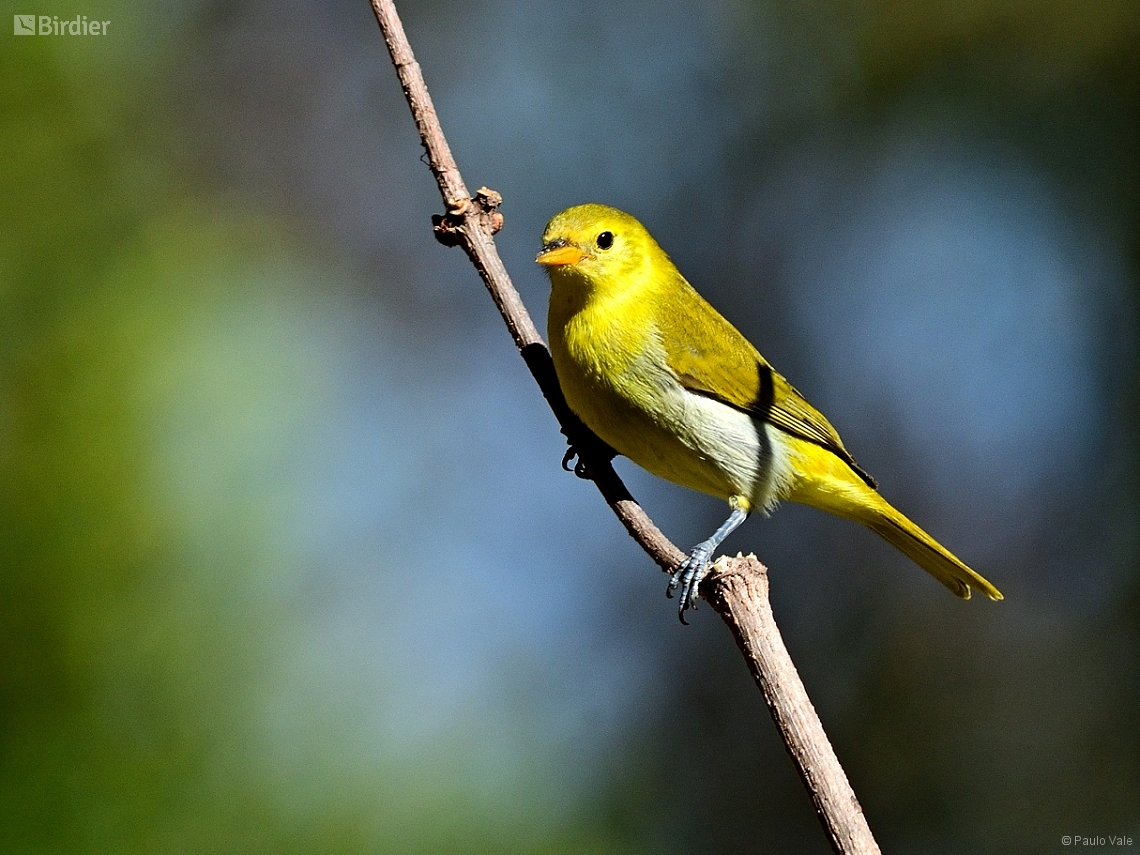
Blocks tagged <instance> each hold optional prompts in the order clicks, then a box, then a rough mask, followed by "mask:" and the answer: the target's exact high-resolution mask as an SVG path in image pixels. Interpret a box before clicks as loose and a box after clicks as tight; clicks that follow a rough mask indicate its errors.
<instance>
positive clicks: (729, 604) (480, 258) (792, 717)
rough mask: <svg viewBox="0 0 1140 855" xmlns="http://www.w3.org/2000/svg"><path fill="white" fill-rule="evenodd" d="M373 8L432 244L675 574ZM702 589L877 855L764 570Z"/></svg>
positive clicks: (811, 772) (836, 844)
mask: <svg viewBox="0 0 1140 855" xmlns="http://www.w3.org/2000/svg"><path fill="white" fill-rule="evenodd" d="M370 2H371V4H372V10H373V12H374V13H375V14H376V20H377V22H378V23H379V24H380V29H381V31H382V32H383V34H384V41H385V42H386V44H387V45H388V52H389V53H390V54H391V56H392V64H393V65H394V66H395V68H396V74H397V75H398V76H399V78H400V84H401V86H402V87H403V89H404V96H405V97H406V98H407V101H408V106H409V107H410V108H411V111H412V118H413V119H414V120H415V122H416V127H417V129H418V130H419V132H420V139H421V141H422V142H423V146H424V148H425V149H426V151H427V154H428V164H429V166H430V168H431V171H432V174H433V175H434V176H435V179H436V183H437V184H438V185H439V191H440V194H441V195H442V196H443V203H444V207H445V209H446V213H445V214H443V215H436V216H435V217H433V218H432V223H433V226H434V229H435V235H436V237H437V239H439V240H440V242H441V243H444V244H445V245H447V246H460V247H462V248H463V250H464V252H466V253H467V256H468V258H470V259H471V262H472V264H474V265H475V269H476V270H478V271H479V275H480V277H482V279H483V284H484V285H486V286H487V290H488V291H489V292H490V294H491V299H492V300H494V302H495V305H496V306H497V307H498V308H499V312H500V314H501V315H502V316H503V321H504V322H505V323H506V325H507V329H508V330H509V331H510V333H511V337H512V338H513V339H514V341H515V345H516V346H517V347H518V349H519V353H520V354H521V355H522V357H523V360H524V361H525V362H526V365H527V367H528V368H529V369H530V372H531V374H532V375H533V376H534V379H535V381H536V382H537V383H538V386H539V388H540V389H541V390H542V394H543V395H544V396H545V397H546V400H547V402H548V403H549V405H550V408H551V410H552V411H553V412H554V415H555V417H556V418H557V419H558V422H559V424H560V425H561V426H562V432H563V433H564V434H565V435H566V437H567V439H569V441H570V444H571V446H572V447H573V448H574V450H575V451H576V452H577V453H578V455H579V462H580V466H581V472H582V474H584V475H586V476H588V477H589V478H590V479H591V480H593V481H594V483H595V484H596V485H597V487H598V490H599V491H600V492H601V494H602V496H603V497H604V498H605V500H606V502H607V503H608V504H609V506H610V507H611V508H612V509H613V511H614V513H615V514H616V515H617V517H618V519H619V520H621V522H622V524H623V525H624V526H625V527H626V530H627V531H628V532H629V534H630V535H631V536H632V537H633V538H634V540H636V541H637V543H638V544H640V546H641V548H642V549H644V550H645V552H646V553H647V554H648V555H649V556H650V557H651V558H652V559H653V560H654V561H655V562H656V563H657V564H658V566H660V567H661V568H662V569H663V570H665V571H666V572H668V573H671V572H673V571H674V570H675V569H676V568H677V566H678V565H679V564H680V562H681V561H682V559H683V558H684V557H685V553H683V552H682V551H681V550H680V549H678V548H677V547H676V546H674V545H673V544H672V543H671V542H670V541H669V539H668V538H667V537H665V535H664V534H663V533H662V532H661V530H660V529H659V528H657V526H656V525H655V524H654V523H653V521H652V520H651V519H650V518H649V515H648V514H646V513H645V511H644V510H643V509H642V507H641V506H640V505H639V504H638V503H637V502H636V501H635V500H634V498H633V496H631V495H630V494H629V491H628V490H627V489H626V487H625V485H624V484H623V483H622V481H621V479H620V478H618V476H617V473H616V472H615V471H614V469H613V466H612V465H611V464H610V462H609V461H610V459H611V458H612V456H613V454H612V451H610V450H609V449H607V447H606V446H605V443H603V442H601V440H599V439H598V438H597V437H595V436H594V435H593V433H591V432H590V431H589V430H588V429H587V428H586V427H585V425H583V424H582V423H581V422H580V421H579V420H578V418H577V417H576V416H575V415H574V414H573V413H572V412H571V411H570V408H569V407H568V406H567V404H566V400H565V399H564V398H563V397H562V390H561V388H560V387H559V385H558V378H557V376H556V375H555V373H554V364H553V362H552V361H551V359H550V352H549V351H548V350H547V349H546V345H545V344H544V343H543V341H542V337H541V336H540V335H539V333H538V330H537V328H536V327H535V325H534V322H533V321H532V320H531V318H530V314H529V313H528V312H527V310H526V307H525V306H524V305H523V302H522V298H521V297H520V296H519V294H518V292H517V291H516V290H515V288H514V286H513V285H512V284H511V279H510V276H509V275H508V273H507V270H506V267H505V266H504V265H503V262H502V259H500V258H499V253H498V250H497V249H496V247H495V241H494V238H493V235H494V234H495V232H497V231H498V230H499V229H500V228H501V227H502V224H503V217H502V215H501V214H500V213H499V212H498V210H497V208H498V206H499V205H500V203H501V202H502V197H501V196H499V194H498V193H496V192H495V191H493V190H488V189H487V188H486V187H483V188H481V189H480V190H478V191H477V192H476V193H475V195H474V196H470V195H469V194H468V191H467V186H466V184H464V182H463V177H462V176H461V175H460V173H459V167H458V166H457V165H456V163H455V159H454V157H452V154H451V148H450V147H449V146H448V144H447V139H446V138H445V137H444V135H443V129H442V127H441V126H440V123H439V117H438V115H437V114H436V112H435V108H434V107H433V106H432V101H431V95H430V94H429V93H428V89H427V85H426V84H425V83H424V79H423V74H422V72H421V71H420V66H419V63H417V62H416V59H415V56H414V55H413V53H412V48H411V45H409V44H408V39H407V36H406V35H405V33H404V28H403V25H402V24H401V23H400V18H399V16H398V15H397V13H396V8H395V5H394V3H393V0H370ZM607 452H608V453H607ZM701 588H702V593H703V595H704V596H705V598H706V599H707V600H708V601H709V602H711V603H712V605H713V607H714V608H715V609H716V610H717V612H719V613H720V615H721V617H722V618H723V619H724V621H725V623H727V624H728V626H729V629H730V630H731V631H732V634H733V637H734V638H735V639H736V643H737V646H738V647H739V648H740V651H741V653H743V654H744V657H745V659H746V660H747V662H748V668H749V670H750V671H751V672H752V676H753V678H754V679H755V680H756V683H757V685H758V686H759V687H760V690H761V692H763V694H764V699H765V701H766V702H767V703H768V708H769V710H770V711H771V713H772V719H773V720H774V721H775V723H776V726H777V728H779V731H780V735H781V736H782V737H783V739H784V744H785V745H786V746H787V749H788V754H789V755H790V756H791V758H792V760H793V762H794V763H795V764H796V768H797V769H798V770H799V773H800V777H801V778H802V779H803V782H804V785H805V786H806V787H807V789H808V792H809V794H810V795H811V798H812V801H813V803H814V804H815V808H816V812H817V813H818V814H819V817H820V821H821V822H822V823H823V826H824V829H825V830H826V831H827V834H828V838H829V839H830V841H831V845H832V848H833V849H834V850H835V852H836V853H838V855H877V853H878V852H879V848H878V846H877V845H876V844H875V840H874V838H873V837H872V836H871V830H870V828H869V827H868V825H867V820H866V818H865V817H864V815H863V810H862V808H861V807H860V806H859V802H858V800H857V799H856V798H855V793H854V792H853V791H852V789H851V785H850V784H849V783H848V781H847V776H846V774H845V773H844V771H843V767H842V766H840V765H839V760H838V759H837V758H836V756H835V751H834V750H833V749H832V747H831V743H830V742H829V741H828V739H827V735H826V734H825V733H824V731H823V725H822V724H821V723H820V721H819V716H818V715H817V714H816V712H815V708H814V707H813V706H812V703H811V699H810V698H809V697H808V694H807V690H806V689H805V688H804V685H803V682H802V681H801V680H800V678H799V674H798V673H797V672H796V668H795V665H794V664H793V663H792V660H791V657H790V656H789V655H788V651H787V648H786V647H785V646H784V642H783V639H782V638H781V636H780V631H779V629H778V628H777V626H776V623H775V619H774V618H773V616H772V608H771V605H770V604H769V601H768V575H767V570H766V569H765V567H764V565H762V564H761V563H760V562H759V561H757V560H756V558H755V556H748V557H747V558H741V557H737V558H721V559H720V560H719V561H717V563H716V564H715V565H714V567H713V572H712V573H710V574H709V576H708V577H707V578H706V580H705V581H704V583H703V584H702V586H701Z"/></svg>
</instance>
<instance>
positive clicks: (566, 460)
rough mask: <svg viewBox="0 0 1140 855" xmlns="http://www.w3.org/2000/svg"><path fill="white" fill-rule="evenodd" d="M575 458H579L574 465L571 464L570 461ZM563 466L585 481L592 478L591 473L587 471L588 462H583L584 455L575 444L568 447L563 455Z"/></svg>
mask: <svg viewBox="0 0 1140 855" xmlns="http://www.w3.org/2000/svg"><path fill="white" fill-rule="evenodd" d="M574 458H578V459H577V461H576V462H575V463H574V465H573V466H571V465H570V461H571V460H574ZM562 468H563V469H564V470H565V471H566V472H573V473H574V474H575V475H577V476H578V477H579V478H581V479H583V480H585V481H588V480H589V479H590V473H589V472H587V471H586V464H585V463H583V462H582V456H581V455H580V454H579V453H578V449H576V448H575V447H574V446H570V447H569V448H568V449H566V453H565V454H564V455H562Z"/></svg>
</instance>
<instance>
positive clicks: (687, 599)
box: [665, 508, 748, 625]
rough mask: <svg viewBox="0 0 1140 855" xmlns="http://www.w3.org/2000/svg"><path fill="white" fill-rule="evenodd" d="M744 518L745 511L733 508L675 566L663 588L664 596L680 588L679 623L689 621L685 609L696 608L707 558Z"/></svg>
mask: <svg viewBox="0 0 1140 855" xmlns="http://www.w3.org/2000/svg"><path fill="white" fill-rule="evenodd" d="M746 519H748V513H747V511H743V510H741V509H740V508H733V509H732V513H731V514H729V515H728V519H726V520H725V521H724V524H723V525H721V527H720V528H718V529H717V530H716V531H715V532H713V536H712V537H710V538H709V539H708V540H705V541H702V542H701V543H698V544H697V545H696V546H694V547H693V551H692V552H690V553H689V555H688V557H687V558H686V559H685V560H684V561H682V562H681V566H680V567H678V568H677V572H676V573H674V574H673V578H672V579H670V580H669V587H668V588H666V589H665V596H667V597H672V596H673V591H674V590H675V589H676V588H677V587H678V586H680V588H681V603H680V608H679V609H678V612H677V614H678V617H680V618H681V623H683V624H686V625H687V624H688V623H689V622H688V621H687V620H685V612H686V610H688V609H694V610H695V609H696V608H697V603H696V599H697V587H698V586H699V585H700V584H701V580H702V579H704V578H705V576H707V575H708V572H709V559H710V558H712V554H713V552H715V551H716V548H717V547H718V546H720V545H721V542H723V541H724V539H725V538H726V537H728V536H729V535H730V534H732V533H733V532H734V531H736V527H737V526H738V525H740V524H741V523H742V522H744V521H745V520H746Z"/></svg>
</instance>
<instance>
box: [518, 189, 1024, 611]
mask: <svg viewBox="0 0 1140 855" xmlns="http://www.w3.org/2000/svg"><path fill="white" fill-rule="evenodd" d="M536 260H537V261H538V263H539V264H541V265H543V266H544V267H545V268H546V271H547V273H548V274H549V275H550V284H551V292H550V314H549V317H548V319H547V332H548V335H549V337H550V352H551V356H552V357H553V359H554V368H555V371H556V372H557V374H558V382H559V384H560V385H561V387H562V392H563V394H564V395H565V396H566V402H567V403H568V404H569V405H570V409H571V410H573V411H574V413H575V414H576V415H577V416H578V417H579V418H580V419H581V420H582V421H583V422H584V423H585V424H586V425H587V426H588V427H589V428H590V429H591V430H592V431H593V432H594V433H596V434H597V435H598V436H599V437H600V438H601V439H603V440H605V442H607V443H608V444H609V445H610V446H611V447H612V448H613V449H615V450H616V451H617V452H618V453H619V454H624V455H625V456H626V457H628V458H629V459H630V460H632V461H634V462H635V463H637V464H638V465H640V466H641V467H643V468H645V469H647V470H649V471H650V472H652V473H653V474H654V475H657V476H660V477H661V478H665V479H667V480H669V481H673V482H674V483H677V484H681V485H682V486H685V487H689V488H691V489H693V490H699V491H701V492H703V493H710V494H711V495H714V496H720V497H721V498H722V499H726V500H727V501H728V504H729V507H730V508H731V509H732V513H731V514H730V515H729V517H728V519H727V520H725V522H724V524H723V525H722V526H721V527H720V528H718V529H717V530H716V532H715V533H714V534H713V535H712V537H710V538H709V539H708V540H705V541H703V542H702V543H700V544H698V545H697V546H696V547H695V548H694V549H693V551H692V552H690V553H689V555H688V557H687V558H686V559H685V561H684V562H683V563H682V564H681V567H680V568H679V569H678V570H677V572H676V573H675V574H674V575H673V577H672V579H671V580H670V582H669V588H668V590H667V593H669V594H670V596H671V595H672V591H673V590H675V589H676V588H677V587H678V586H679V587H680V589H681V591H680V599H681V602H680V609H679V614H680V617H681V622H682V623H684V622H685V611H686V609H689V608H691V607H694V606H695V603H694V599H695V597H696V596H697V589H698V586H699V585H700V582H701V580H702V579H703V578H704V576H705V575H706V574H707V573H708V566H709V561H710V559H711V558H712V554H713V551H714V550H715V549H716V548H717V547H718V546H719V545H720V544H721V541H723V540H724V539H725V538H726V537H727V536H728V535H729V534H731V533H732V531H733V530H735V529H736V527H737V526H739V525H740V524H741V523H742V522H744V520H745V519H747V518H748V515H749V514H750V513H752V511H754V510H757V509H760V510H762V511H765V512H768V511H771V510H772V509H773V508H774V507H775V505H776V504H777V503H778V502H779V501H780V500H782V499H788V500H790V501H793V502H801V503H803V504H805V505H811V506H813V507H816V508H820V509H821V510H824V511H827V512H829V513H832V514H835V515H836V516H840V517H844V518H846V519H851V520H855V521H856V522H859V523H862V524H863V525H865V526H867V528H869V529H871V530H872V531H873V532H875V533H876V534H878V535H880V536H881V537H883V538H885V539H886V540H887V542H888V543H890V544H891V545H892V546H894V547H896V548H898V549H899V550H901V551H902V552H903V553H904V554H905V555H907V556H908V557H910V558H911V559H912V560H913V561H914V562H915V563H917V564H918V565H919V566H920V567H922V568H923V569H924V570H926V571H927V572H928V573H930V574H931V575H932V576H934V578H936V579H937V580H938V581H940V582H941V583H942V584H944V585H945V586H946V587H948V588H949V589H950V590H951V591H953V592H954V593H955V594H957V595H958V596H959V597H962V598H963V599H968V598H969V596H970V589H971V588H977V589H978V590H980V591H982V592H983V593H984V594H985V595H986V596H988V597H989V598H990V599H991V600H1000V599H1002V595H1001V592H1000V591H998V589H997V588H995V587H994V586H993V585H991V584H990V583H989V582H987V581H986V580H985V579H983V578H982V577H981V576H979V575H978V574H977V573H975V572H974V571H973V570H971V569H970V568H969V567H967V566H966V565H965V564H963V563H962V562H961V561H959V560H958V559H957V558H956V557H955V556H954V555H953V554H952V553H951V552H950V551H949V550H947V549H946V548H945V547H943V546H942V545H941V544H940V543H938V541H936V540H935V539H934V538H932V537H931V536H930V535H928V534H927V533H926V532H925V531H923V530H922V529H921V528H919V527H918V526H917V525H915V524H914V523H913V522H911V521H910V520H909V519H907V518H906V517H905V516H903V515H902V514H901V513H899V511H897V510H895V508H894V507H892V506H891V504H890V503H889V502H887V500H886V499H884V498H883V497H882V496H881V495H879V492H878V490H877V485H876V484H875V481H874V479H873V478H871V476H870V475H868V474H867V473H866V472H864V471H863V469H862V468H860V466H859V464H858V463H856V462H855V459H854V458H853V457H852V456H851V454H850V453H849V452H848V451H847V449H846V448H844V446H843V441H842V440H841V439H840V438H839V434H838V433H836V431H835V428H833V427H832V426H831V424H830V423H829V422H828V421H827V419H826V418H824V417H823V414H822V413H820V412H819V410H817V409H816V408H815V407H813V406H812V405H811V404H809V403H808V402H807V401H806V400H805V399H804V396H803V395H801V394H800V393H799V392H798V391H796V389H795V388H794V387H793V386H792V385H791V384H790V383H788V381H787V380H785V379H784V378H783V377H782V376H781V375H779V374H777V373H776V372H775V371H774V370H773V369H772V367H771V366H770V365H769V364H768V362H767V361H766V360H765V359H764V357H763V356H761V355H760V354H759V353H758V352H757V350H756V348H754V347H753V346H752V345H751V344H750V343H749V342H748V340H747V339H746V338H745V337H744V336H743V335H741V334H740V332H738V331H737V329H736V328H735V327H734V326H733V325H732V324H730V323H729V322H728V321H726V320H725V319H724V318H723V317H721V315H720V314H719V313H718V312H717V311H716V309H714V308H713V307H712V306H710V305H709V304H708V303H707V302H705V300H704V298H702V297H701V295H700V294H698V293H697V292H696V291H695V290H694V289H693V287H692V286H691V285H690V284H689V283H688V282H687V281H685V278H684V277H683V276H682V275H681V273H680V271H679V270H677V268H676V267H675V266H674V264H673V262H672V261H671V260H670V259H669V256H668V255H666V254H665V252H664V250H662V249H661V247H660V246H658V245H657V242H656V241H655V240H654V239H653V237H652V236H651V235H650V234H649V232H648V231H647V230H646V229H645V227H644V226H642V225H641V223H639V222H638V221H637V220H636V219H634V218H633V217H631V216H630V215H629V214H626V213H623V212H622V211H618V210H616V209H615V208H609V207H606V206H605V205H593V204H591V205H578V206H576V207H573V208H568V209H567V210H565V211H563V212H562V213H560V214H558V215H556V216H555V217H554V219H552V220H551V221H550V223H549V224H548V225H547V227H546V231H545V232H544V233H543V235H542V252H540V253H539V254H538V258H537V259H536Z"/></svg>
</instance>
